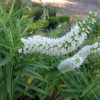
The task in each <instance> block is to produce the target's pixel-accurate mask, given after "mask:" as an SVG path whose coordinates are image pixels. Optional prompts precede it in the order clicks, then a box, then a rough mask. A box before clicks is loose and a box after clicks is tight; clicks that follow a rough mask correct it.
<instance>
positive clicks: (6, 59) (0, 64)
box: [0, 54, 12, 66]
mask: <svg viewBox="0 0 100 100" xmlns="http://www.w3.org/2000/svg"><path fill="white" fill-rule="evenodd" d="M11 58H12V55H11V54H9V55H7V56H6V58H5V59H4V60H3V61H2V63H0V66H3V65H5V64H7V63H8V62H9V61H10V60H11Z"/></svg>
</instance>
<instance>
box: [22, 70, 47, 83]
mask: <svg viewBox="0 0 100 100" xmlns="http://www.w3.org/2000/svg"><path fill="white" fill-rule="evenodd" d="M21 74H23V75H25V76H29V77H33V78H36V79H38V80H41V81H44V82H48V81H47V80H45V79H44V78H43V77H42V76H41V77H40V76H38V75H36V74H34V73H30V72H27V71H22V73H21Z"/></svg>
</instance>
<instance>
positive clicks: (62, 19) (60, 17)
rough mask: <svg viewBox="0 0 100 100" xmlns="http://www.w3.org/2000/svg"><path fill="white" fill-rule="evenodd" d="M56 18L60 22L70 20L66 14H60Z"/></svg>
mask: <svg viewBox="0 0 100 100" xmlns="http://www.w3.org/2000/svg"><path fill="white" fill-rule="evenodd" d="M58 18H59V20H60V22H68V21H69V20H70V17H69V16H68V15H61V16H59V17H58Z"/></svg>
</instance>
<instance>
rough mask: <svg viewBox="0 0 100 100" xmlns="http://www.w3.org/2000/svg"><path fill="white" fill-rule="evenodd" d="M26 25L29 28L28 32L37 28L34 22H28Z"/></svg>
mask: <svg viewBox="0 0 100 100" xmlns="http://www.w3.org/2000/svg"><path fill="white" fill-rule="evenodd" d="M26 25H27V26H29V28H28V30H34V29H36V27H37V25H36V24H35V23H34V22H30V23H28V24H26Z"/></svg>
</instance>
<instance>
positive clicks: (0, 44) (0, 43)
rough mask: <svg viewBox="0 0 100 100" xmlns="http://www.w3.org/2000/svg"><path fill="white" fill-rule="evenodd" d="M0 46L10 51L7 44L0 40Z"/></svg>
mask: <svg viewBox="0 0 100 100" xmlns="http://www.w3.org/2000/svg"><path fill="white" fill-rule="evenodd" d="M0 46H4V47H6V48H8V49H11V47H10V46H9V44H8V43H5V42H3V41H1V40H0Z"/></svg>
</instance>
